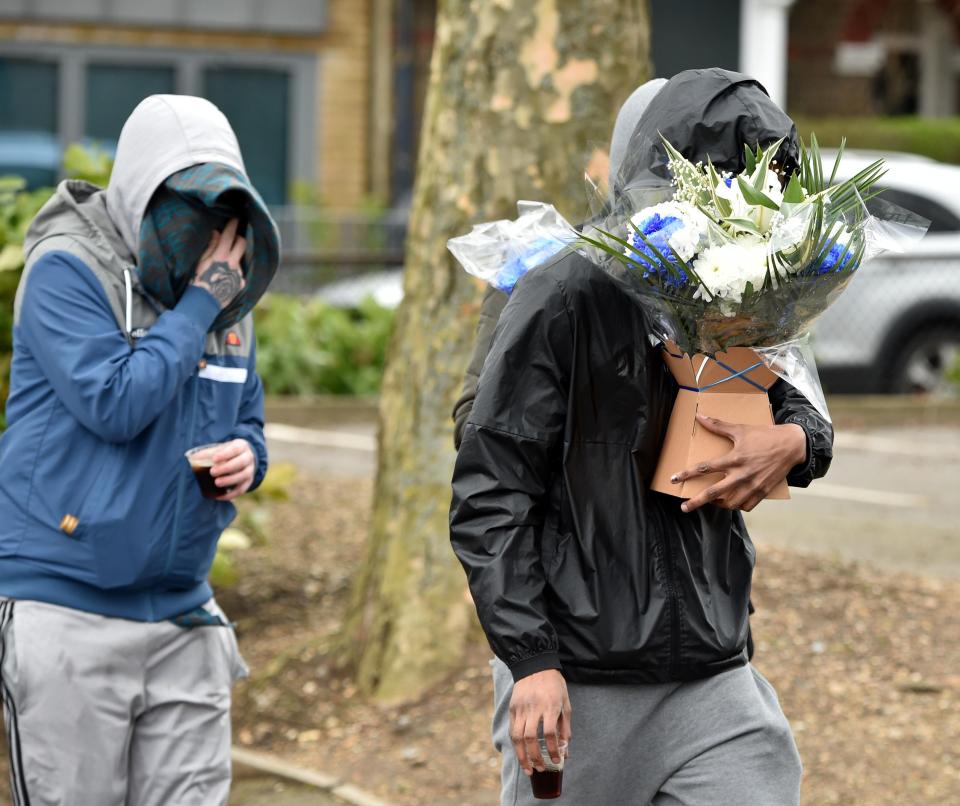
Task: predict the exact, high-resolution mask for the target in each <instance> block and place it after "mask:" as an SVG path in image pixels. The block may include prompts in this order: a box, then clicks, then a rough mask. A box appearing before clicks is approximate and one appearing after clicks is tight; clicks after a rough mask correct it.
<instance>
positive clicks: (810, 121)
mask: <svg viewBox="0 0 960 806" xmlns="http://www.w3.org/2000/svg"><path fill="white" fill-rule="evenodd" d="M796 122H797V129H798V130H799V132H800V134H801V136H802V137H803V139H804V140H807V141H809V138H810V132H815V133H816V135H817V140H819V141H820V144H821V145H823V146H828V147H831V146H832V147H836V146H839V145H840V140H841V139H842V138H843V137H846V138H847V146H848V147H849V148H858V149H864V150H871V151H882V152H887V153H889V152H891V151H903V152H907V153H911V154H922V155H924V156H926V157H932V158H933V159H936V160H940V161H942V162H953V163H960V117H953V118H920V117H876V118H797V119H796Z"/></svg>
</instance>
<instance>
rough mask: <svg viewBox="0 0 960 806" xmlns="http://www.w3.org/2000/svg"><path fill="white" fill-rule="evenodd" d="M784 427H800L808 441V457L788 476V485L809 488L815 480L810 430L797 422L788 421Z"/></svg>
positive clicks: (795, 466)
mask: <svg viewBox="0 0 960 806" xmlns="http://www.w3.org/2000/svg"><path fill="white" fill-rule="evenodd" d="M784 425H798V426H800V428H802V429H803V435H804V436H805V437H806V439H807V456H806V459H804V461H803V462H801V463H800V464H798V465H794V467H793V468H792V469H791V470H790V472H789V473H788V474H787V484H789V485H790V486H791V487H807V486H809V484H810V480H811V479H812V478H813V437H811V436H810V430H809V429H808V428H807V427H806V426H805V425H804V424H803V423H798V422H796V420H787V421H786V422H785V423H784Z"/></svg>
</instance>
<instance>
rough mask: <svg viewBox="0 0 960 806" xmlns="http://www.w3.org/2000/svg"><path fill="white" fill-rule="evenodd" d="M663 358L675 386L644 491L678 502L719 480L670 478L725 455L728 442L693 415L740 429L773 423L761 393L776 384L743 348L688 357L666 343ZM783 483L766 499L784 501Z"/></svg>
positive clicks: (757, 359) (714, 477)
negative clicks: (678, 481)
mask: <svg viewBox="0 0 960 806" xmlns="http://www.w3.org/2000/svg"><path fill="white" fill-rule="evenodd" d="M663 360H664V361H665V362H666V364H667V367H668V368H669V370H670V372H671V374H672V375H673V377H674V378H675V379H676V381H677V383H678V384H679V385H680V391H679V392H678V393H677V401H676V403H674V404H673V412H672V413H671V414H670V424H669V425H668V426H667V436H666V438H665V439H664V442H663V449H662V450H661V451H660V461H659V462H658V463H657V469H656V472H655V473H654V475H653V482H652V483H651V485H650V488H651V489H653V490H656V491H657V492H660V493H666V494H667V495H675V496H678V497H679V498H692V497H693V496H695V495H697V494H699V493H701V492H703V491H704V490H706V489H707V488H708V487H710V486H712V485H714V484H716V483H717V482H718V481H720V480H721V479H722V478H723V474H722V473H711V474H710V475H708V476H699V477H697V478H693V479H688V480H687V481H685V482H683V483H682V484H673V483H672V482H671V481H670V477H671V476H672V475H673V474H674V473H679V472H680V471H681V470H685V469H686V468H688V467H693V466H694V465H696V464H697V463H699V462H703V461H705V460H707V459H714V458H716V457H718V456H722V455H723V454H725V453H727V452H728V451H729V450H730V449H731V447H732V444H731V442H730V440H729V439H727V438H726V437H722V436H720V435H719V434H714V433H713V432H711V431H708V430H707V429H705V428H704V427H703V426H702V425H700V423H698V422H697V414H703V415H704V416H706V417H713V418H715V419H717V420H726V421H727V422H729V423H738V424H740V425H773V410H772V409H771V407H770V399H769V398H768V397H767V390H768V389H769V388H770V387H771V386H773V384H774V383H775V382H776V380H777V376H776V374H774V373H773V372H772V371H771V370H770V369H769V368H767V366H766V365H764V363H763V362H762V361H761V360H760V357H759V356H758V355H757V354H756V353H755V352H754V351H753V350H751V349H749V348H748V347H732V348H730V349H729V350H728V351H727V352H725V353H717V355H716V358H711V357H709V356H705V355H702V354H700V353H697V354H696V355H694V356H692V357H691V356H689V355H687V354H686V353H682V352H681V351H680V349H679V348H678V347H677V345H675V344H673V343H672V342H668V343H667V345H666V346H665V347H664V350H663ZM789 497H790V493H789V492H788V491H787V483H786V481H783V482H781V483H780V484H779V485H778V486H777V487H776V488H774V490H773V492H772V493H770V495H768V496H767V498H779V499H784V498H789Z"/></svg>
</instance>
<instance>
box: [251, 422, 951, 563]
mask: <svg viewBox="0 0 960 806" xmlns="http://www.w3.org/2000/svg"><path fill="white" fill-rule="evenodd" d="M298 422H299V424H298V425H295V426H291V425H286V424H278V423H275V422H274V423H273V424H272V425H270V426H268V431H267V435H268V438H269V440H270V447H271V452H272V455H273V457H274V459H275V460H276V461H289V462H293V463H295V464H297V465H298V466H300V467H303V468H305V469H307V470H311V471H314V472H324V473H337V474H344V475H351V476H365V475H372V474H373V473H374V471H375V469H376V437H375V425H374V424H373V422H372V421H371V418H370V417H369V416H368V417H367V418H366V419H363V418H351V419H350V420H349V421H348V422H342V421H340V422H336V421H334V422H316V421H314V422H308V423H305V422H304V419H303V418H302V417H301V418H300V419H299V421H298ZM835 452H836V458H835V459H834V463H833V467H832V468H831V470H830V474H829V475H828V476H827V478H826V479H823V480H821V481H818V482H815V483H814V485H813V486H812V487H811V488H810V489H809V490H795V491H794V500H793V501H792V502H790V503H785V502H778V501H768V502H765V503H764V504H762V505H761V506H759V507H758V508H757V509H756V510H755V511H754V512H753V513H750V514H749V515H748V516H747V521H748V523H749V525H750V530H751V534H752V535H753V536H754V539H755V540H756V541H757V542H758V543H760V544H763V543H770V544H773V545H779V546H785V547H789V548H792V549H795V550H799V551H813V552H817V553H822V554H828V555H834V556H837V557H840V558H843V559H850V560H858V561H864V562H868V563H872V564H875V565H879V566H881V567H886V568H888V569H892V570H906V571H911V572H917V573H924V574H931V575H935V576H943V577H947V578H952V579H958V578H960V427H954V426H936V427H916V426H911V427H884V428H875V429H871V430H852V429H841V430H840V432H839V434H838V436H837V444H836V451H835Z"/></svg>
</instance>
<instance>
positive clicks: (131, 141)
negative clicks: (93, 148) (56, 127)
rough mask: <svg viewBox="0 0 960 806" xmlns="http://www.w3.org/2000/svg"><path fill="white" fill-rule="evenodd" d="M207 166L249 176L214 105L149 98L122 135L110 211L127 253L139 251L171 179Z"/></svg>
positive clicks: (169, 97) (109, 193) (189, 99)
mask: <svg viewBox="0 0 960 806" xmlns="http://www.w3.org/2000/svg"><path fill="white" fill-rule="evenodd" d="M204 162H212V163H220V164H221V165H226V166H228V167H230V168H233V169H234V170H236V171H238V172H240V173H241V174H243V175H246V169H245V168H244V165H243V157H241V155H240V145H239V143H238V142H237V136H236V135H235V134H234V133H233V129H232V128H231V127H230V123H229V122H228V121H227V118H226V116H225V115H224V114H223V112H221V111H220V110H219V109H217V107H216V106H214V105H213V104H212V103H210V101H207V100H206V99H204V98H194V97H192V96H189V95H151V96H150V97H149V98H145V99H144V100H143V101H141V102H140V103H139V104H138V105H137V107H136V109H134V110H133V112H132V113H131V114H130V117H129V118H128V119H127V122H126V123H125V124H124V125H123V130H122V131H121V132H120V140H119V141H118V142H117V154H116V158H115V159H114V163H113V173H112V174H111V175H110V184H109V185H108V186H107V193H106V195H107V210H108V211H109V213H110V217H111V218H112V219H113V221H114V223H115V225H116V228H117V230H118V231H119V232H120V235H121V237H122V238H123V241H124V243H125V244H126V245H127V248H128V249H129V251H130V252H131V253H132V254H134V255H136V254H138V253H139V251H140V228H141V225H142V223H143V217H144V214H145V213H146V210H147V205H148V204H149V203H150V199H151V198H153V194H154V193H155V192H156V190H157V188H159V187H160V185H162V184H163V182H164V180H166V178H167V177H168V176H170V175H171V174H175V173H177V172H178V171H181V170H183V169H184V168H189V167H191V166H193V165H199V164H201V163H204Z"/></svg>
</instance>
